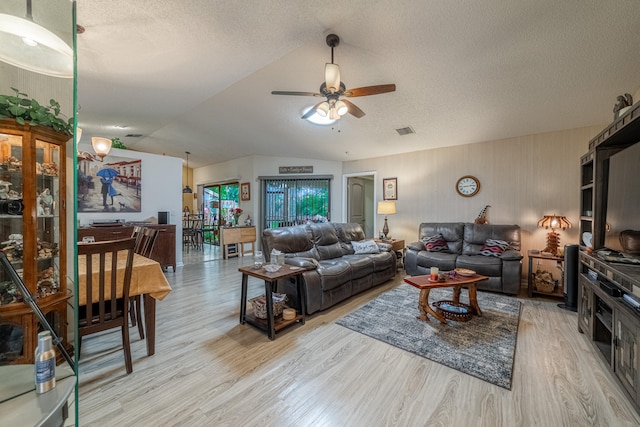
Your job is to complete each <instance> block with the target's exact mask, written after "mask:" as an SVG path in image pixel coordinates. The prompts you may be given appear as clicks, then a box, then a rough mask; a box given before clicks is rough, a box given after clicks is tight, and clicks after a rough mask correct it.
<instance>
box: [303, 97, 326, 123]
mask: <svg viewBox="0 0 640 427" xmlns="http://www.w3.org/2000/svg"><path fill="white" fill-rule="evenodd" d="M323 102H324V101H320V102H318V103H317V104H316V105H314V106H313V107H311V108H310V109H309V111H307V112H306V113H304V115H303V116H302V117H301V119H304V120H306V119H308V118H309V117H311V116H313V115H314V114H315V113H316V110H317V109H318V107H319V106H320V104H322V103H323Z"/></svg>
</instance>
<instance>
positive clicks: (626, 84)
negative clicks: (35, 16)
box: [77, 0, 640, 167]
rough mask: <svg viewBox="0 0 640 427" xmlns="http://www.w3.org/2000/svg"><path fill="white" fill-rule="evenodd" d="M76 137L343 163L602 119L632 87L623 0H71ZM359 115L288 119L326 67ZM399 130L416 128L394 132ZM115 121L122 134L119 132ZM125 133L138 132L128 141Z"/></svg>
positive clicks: (631, 45)
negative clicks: (332, 37) (334, 69)
mask: <svg viewBox="0 0 640 427" xmlns="http://www.w3.org/2000/svg"><path fill="white" fill-rule="evenodd" d="M77 20H78V23H79V24H80V25H82V26H83V27H85V29H86V31H85V32H84V33H83V34H80V35H78V41H77V45H78V91H79V104H80V112H79V123H80V126H81V127H82V128H83V130H84V136H83V140H85V138H87V140H88V139H89V137H90V136H106V137H110V138H111V137H116V136H117V137H120V138H121V139H122V140H123V142H124V143H125V144H126V145H127V146H128V147H129V148H131V149H134V150H140V151H145V152H151V153H166V154H167V155H171V156H176V157H184V156H185V154H184V152H185V151H190V152H191V153H192V155H191V156H190V165H191V166H195V167H198V166H203V165H207V164H213V163H218V162H223V161H227V160H230V159H233V158H238V157H242V156H247V155H252V154H259V155H273V156H286V157H300V158H317V159H325V160H338V161H345V160H355V159H362V158H370V157H377V156H384V155H389V154H394V153H401V152H410V151H416V150H423V149H429V148H435V147H441V146H447V145H457V144H467V143H474V142H481V141H486V140H494V139H501V138H508V137H514V136H520V135H528V134H533V133H541V132H547V131H553V130H558V129H569V128H576V127H582V126H589V125H600V124H606V123H608V122H610V121H611V120H612V118H613V113H612V109H613V106H614V104H615V101H616V97H617V96H618V95H621V94H623V93H625V92H629V93H632V94H633V93H634V92H635V91H636V90H637V89H638V87H639V85H640V55H639V54H638V50H639V49H638V48H639V47H640V46H639V45H640V42H639V41H638V40H639V39H638V37H637V34H640V7H638V3H637V0H562V1H558V0H536V1H517V0H476V1H473V2H472V1H436V0H402V1H400V0H397V1H394V0H378V1H375V0H350V1H343V0H340V1H339V0H325V1H322V2H308V1H290V0H271V1H248V0H234V1H217V0H216V1H214V0H191V1H175V0H135V1H131V0H111V1H104V0H81V1H78V4H77ZM330 33H335V34H338V35H339V36H340V38H341V42H340V45H339V46H338V47H337V48H336V49H335V62H336V63H338V64H339V65H340V70H341V77H342V81H344V82H345V84H346V86H347V88H353V87H360V86H369V85H376V84H385V83H395V84H396V85H397V90H396V91H395V92H392V93H388V94H382V95H375V96H368V97H358V98H351V100H352V102H354V103H355V104H356V105H358V106H359V107H360V108H361V109H362V110H364V112H365V113H366V115H365V116H364V117H362V118H360V119H358V118H355V117H353V116H350V115H347V116H345V117H343V118H342V119H341V120H339V121H337V122H336V123H334V124H333V125H331V126H318V125H314V124H311V123H309V122H307V121H305V120H302V119H300V116H301V115H302V114H303V112H304V109H305V108H307V107H309V106H311V105H313V104H315V103H316V102H318V98H314V97H300V96H274V95H271V91H272V90H291V91H309V92H317V91H318V89H319V86H320V84H321V83H322V82H323V80H324V64H325V63H326V62H330V59H331V57H330V49H329V47H327V45H326V43H325V37H326V35H327V34H330ZM406 126H411V127H412V128H413V129H414V130H415V134H412V135H406V136H399V135H398V133H397V132H396V130H395V129H398V128H403V127H406ZM121 127H124V128H121ZM129 134H138V135H141V136H140V137H128V136H126V135H129Z"/></svg>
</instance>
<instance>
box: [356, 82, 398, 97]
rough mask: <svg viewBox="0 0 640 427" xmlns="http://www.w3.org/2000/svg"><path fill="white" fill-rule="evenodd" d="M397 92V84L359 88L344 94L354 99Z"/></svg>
mask: <svg viewBox="0 0 640 427" xmlns="http://www.w3.org/2000/svg"><path fill="white" fill-rule="evenodd" d="M395 90H396V85H395V84H388V85H376V86H364V87H357V88H355V89H349V90H347V91H345V92H344V96H348V97H350V98H353V97H355V96H368V95H378V94H380V93H387V92H394V91H395Z"/></svg>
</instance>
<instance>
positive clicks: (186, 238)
mask: <svg viewBox="0 0 640 427" xmlns="http://www.w3.org/2000/svg"><path fill="white" fill-rule="evenodd" d="M194 222H195V221H194V218H193V217H192V216H191V215H189V216H186V217H183V218H182V248H183V249H185V248H186V249H187V251H189V249H191V246H193V244H194V241H195V240H194V239H195V237H196V230H195V228H194V226H195V223H194Z"/></svg>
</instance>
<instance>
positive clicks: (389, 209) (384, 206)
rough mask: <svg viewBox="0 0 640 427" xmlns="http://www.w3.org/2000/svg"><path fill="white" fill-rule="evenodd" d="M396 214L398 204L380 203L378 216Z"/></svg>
mask: <svg viewBox="0 0 640 427" xmlns="http://www.w3.org/2000/svg"><path fill="white" fill-rule="evenodd" d="M395 213H396V202H394V201H391V202H389V201H384V202H378V215H394V214H395Z"/></svg>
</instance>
